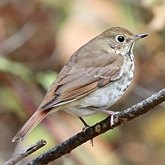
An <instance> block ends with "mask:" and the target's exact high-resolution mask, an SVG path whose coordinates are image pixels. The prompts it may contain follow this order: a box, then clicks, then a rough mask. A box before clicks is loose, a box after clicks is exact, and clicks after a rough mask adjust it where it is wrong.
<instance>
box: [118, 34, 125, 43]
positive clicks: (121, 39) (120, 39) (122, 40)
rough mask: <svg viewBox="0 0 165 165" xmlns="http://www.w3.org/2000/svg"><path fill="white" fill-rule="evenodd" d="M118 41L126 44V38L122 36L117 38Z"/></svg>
mask: <svg viewBox="0 0 165 165" xmlns="http://www.w3.org/2000/svg"><path fill="white" fill-rule="evenodd" d="M116 40H117V41H118V42H124V40H125V37H124V36H122V35H119V36H117V37H116Z"/></svg>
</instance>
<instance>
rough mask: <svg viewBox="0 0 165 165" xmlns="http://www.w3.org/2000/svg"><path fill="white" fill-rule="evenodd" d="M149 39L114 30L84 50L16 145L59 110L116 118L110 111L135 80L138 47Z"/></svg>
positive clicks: (66, 69) (60, 77) (55, 84)
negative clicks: (106, 115)
mask: <svg viewBox="0 0 165 165" xmlns="http://www.w3.org/2000/svg"><path fill="white" fill-rule="evenodd" d="M146 36H147V34H133V33H132V32H130V31H129V30H127V29H125V28H121V27H113V28H111V29H108V30H106V31H104V32H103V33H101V34H100V35H98V36H96V37H95V38H93V39H92V40H90V41H89V42H88V43H86V44H85V45H83V46H82V47H80V48H79V49H78V50H77V51H76V52H75V53H74V54H73V55H72V56H71V57H70V59H69V60H68V62H67V63H66V65H65V66H64V67H63V68H62V70H61V71H60V73H59V75H58V78H57V79H56V80H55V81H54V82H53V84H52V85H51V87H50V88H49V89H48V91H47V93H46V96H45V98H44V99H43V101H42V103H41V104H40V106H39V107H38V109H37V110H36V111H35V113H34V114H33V115H32V116H31V117H30V119H29V120H28V121H27V122H26V123H25V125H24V126H23V127H22V128H21V130H20V131H19V132H18V133H17V134H16V136H15V137H14V138H13V140H12V141H13V142H14V141H16V140H22V139H23V138H24V137H25V136H26V135H27V134H28V133H29V132H30V131H31V130H32V129H33V128H34V127H36V126H37V124H39V123H40V122H41V121H42V120H43V119H44V118H45V117H46V116H47V115H48V114H50V113H52V112H56V111H59V110H63V111H66V112H67V113H70V114H74V115H76V116H78V117H80V118H81V117H84V116H89V115H93V114H95V113H97V112H102V113H106V114H109V115H112V114H113V112H112V111H110V110H108V109H109V108H110V107H111V106H112V105H113V104H114V103H116V102H117V101H118V100H119V98H120V97H121V96H122V95H123V94H124V93H125V91H126V90H127V88H128V86H129V85H130V83H131V82H132V79H133V75H134V61H135V60H134V55H133V47H134V44H135V42H136V41H137V40H138V39H141V38H144V37H146ZM64 122H65V121H64Z"/></svg>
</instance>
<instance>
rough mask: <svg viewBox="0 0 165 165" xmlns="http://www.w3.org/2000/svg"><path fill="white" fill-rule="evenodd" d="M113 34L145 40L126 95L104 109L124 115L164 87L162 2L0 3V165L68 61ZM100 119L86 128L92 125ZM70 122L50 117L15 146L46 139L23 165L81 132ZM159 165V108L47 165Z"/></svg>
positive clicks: (163, 127)
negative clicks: (119, 30)
mask: <svg viewBox="0 0 165 165" xmlns="http://www.w3.org/2000/svg"><path fill="white" fill-rule="evenodd" d="M112 26H121V27H126V28H128V29H129V30H130V31H132V32H135V33H145V32H147V33H148V34H149V37H147V38H145V39H143V40H140V41H139V42H138V43H137V44H136V46H135V49H134V52H135V53H134V54H135V56H136V76H135V78H134V83H133V84H132V86H131V88H130V90H129V92H127V94H126V95H124V97H123V98H122V99H121V100H120V101H119V102H118V104H116V105H115V106H113V107H112V108H111V110H118V111H119V110H123V109H125V108H127V107H129V106H131V105H133V104H135V103H137V102H139V101H141V100H143V99H144V98H146V97H148V96H150V95H152V94H153V93H155V92H157V91H159V90H160V89H161V88H164V86H165V46H164V45H165V44H164V43H165V1H164V0H139V1H137V0H78V1H77V0H28V1H27V0H1V1H0V164H3V163H4V161H6V160H7V159H9V158H10V156H11V155H12V153H13V151H14V148H15V145H16V144H15V143H12V142H11V139H12V138H13V136H14V135H15V133H16V132H17V131H18V130H19V129H20V128H21V127H22V125H23V124H24V123H25V121H26V120H27V119H28V118H29V117H30V116H31V115H32V113H33V112H34V111H35V110H36V108H37V106H38V105H39V104H40V102H41V101H42V99H43V97H44V95H45V93H46V90H47V89H48V87H49V85H50V84H51V83H52V82H53V81H54V80H55V79H56V77H57V75H58V73H59V71H60V69H61V68H62V66H63V65H64V64H65V63H66V61H67V60H68V58H69V57H70V56H71V55H72V54H73V52H74V51H75V50H77V49H78V48H79V47H80V46H82V45H83V44H85V43H86V42H87V41H89V40H90V39H91V38H93V37H95V36H96V35H98V34H99V33H101V32H103V31H104V30H106V29H108V28H110V27H112ZM105 117H106V116H104V115H103V114H97V115H94V116H92V117H87V118H85V120H86V121H87V122H88V123H89V124H90V125H92V124H94V123H96V122H98V121H100V120H102V119H104V118H105ZM82 127H83V125H82V123H81V122H80V121H79V119H78V118H77V117H74V116H71V115H68V114H66V113H65V112H57V113H55V114H52V115H51V116H49V117H47V118H46V119H45V120H44V121H43V122H42V123H41V124H40V125H39V126H37V128H36V129H34V131H33V132H32V133H31V134H30V135H29V136H28V137H27V138H26V139H25V140H24V141H23V142H22V143H21V144H20V145H19V149H22V148H26V147H27V146H29V145H31V144H33V143H35V142H36V141H37V140H39V139H41V138H43V139H46V141H47V145H46V146H45V147H44V148H43V149H41V150H39V151H37V152H36V153H35V154H33V155H31V156H30V157H28V158H26V160H24V161H22V162H21V164H24V162H28V161H30V160H31V159H32V158H34V157H36V156H37V155H39V154H41V153H43V152H44V151H46V150H48V149H49V148H52V147H53V146H55V145H56V144H58V143H60V142H62V141H64V140H66V139H67V138H69V137H70V136H72V135H74V134H76V133H77V132H79V131H81V129H82ZM53 164H56V165H91V164H94V165H100V164H102V165H108V164H113V165H144V164H148V165H155V164H157V165H164V164H165V105H164V104H162V105H160V106H158V107H156V108H155V109H154V110H153V111H150V112H149V113H147V114H145V115H143V116H142V117H140V118H137V119H135V120H133V121H130V122H129V123H127V124H125V125H123V126H122V127H119V128H115V129H114V130H111V131H109V132H107V133H105V134H103V135H101V136H99V137H97V138H95V139H94V146H93V147H92V146H91V144H90V142H87V143H85V144H83V145H81V146H80V147H78V148H77V149H75V150H74V151H72V153H70V154H68V155H66V156H63V157H62V158H60V159H58V160H57V161H56V162H52V163H51V165H53Z"/></svg>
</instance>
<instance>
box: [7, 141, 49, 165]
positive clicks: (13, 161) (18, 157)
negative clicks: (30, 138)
mask: <svg viewBox="0 0 165 165" xmlns="http://www.w3.org/2000/svg"><path fill="white" fill-rule="evenodd" d="M45 145H46V141H45V140H43V139H41V140H39V141H38V142H36V143H35V144H33V145H32V146H30V147H28V148H27V149H25V150H23V151H21V152H20V153H18V154H16V155H14V156H13V157H12V158H11V159H9V160H8V161H7V162H5V164H4V165H14V164H16V163H18V162H19V161H20V160H22V159H23V158H25V157H27V156H28V155H30V154H32V153H33V152H35V151H37V150H38V149H40V148H41V147H43V146H45Z"/></svg>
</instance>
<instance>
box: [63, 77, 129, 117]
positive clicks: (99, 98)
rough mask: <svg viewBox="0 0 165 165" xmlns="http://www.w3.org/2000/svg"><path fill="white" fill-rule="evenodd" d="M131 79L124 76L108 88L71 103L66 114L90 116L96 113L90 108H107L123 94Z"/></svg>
mask: <svg viewBox="0 0 165 165" xmlns="http://www.w3.org/2000/svg"><path fill="white" fill-rule="evenodd" d="M131 79H132V78H130V77H127V76H126V77H124V78H121V79H120V80H117V81H115V82H111V83H110V85H109V86H106V87H104V88H100V89H97V90H96V91H95V92H92V93H91V94H89V95H88V96H86V97H84V98H82V99H80V100H77V101H76V102H73V103H71V104H70V108H68V107H67V110H66V112H68V113H71V114H74V115H75V114H76V115H78V116H90V115H93V114H94V113H96V111H94V110H92V107H97V108H100V109H107V108H109V107H110V106H111V105H113V104H114V103H115V102H117V101H118V100H119V98H120V97H121V96H122V95H123V94H124V92H125V91H126V89H127V88H128V86H129V85H130V83H131Z"/></svg>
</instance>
